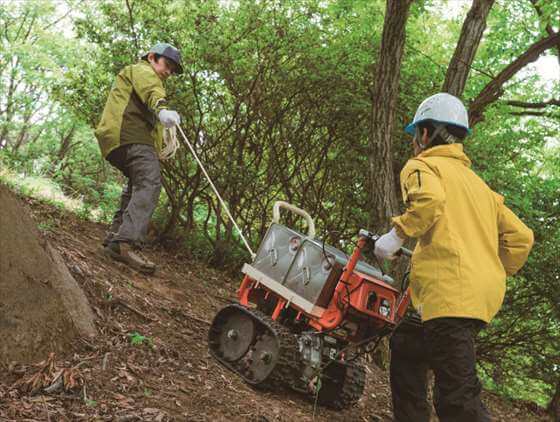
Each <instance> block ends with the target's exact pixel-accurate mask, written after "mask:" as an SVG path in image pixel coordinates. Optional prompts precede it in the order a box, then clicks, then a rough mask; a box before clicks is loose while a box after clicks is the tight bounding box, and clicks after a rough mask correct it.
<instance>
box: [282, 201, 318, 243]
mask: <svg viewBox="0 0 560 422" xmlns="http://www.w3.org/2000/svg"><path fill="white" fill-rule="evenodd" d="M280 208H284V209H287V210H288V211H291V212H293V213H294V214H297V215H299V216H301V217H303V218H304V219H305V221H306V223H307V236H309V237H311V238H314V237H315V222H314V221H313V218H312V217H311V216H310V215H309V214H308V213H307V211H304V210H302V209H301V208H298V207H296V206H295V205H292V204H289V203H287V202H284V201H276V202H275V203H274V207H273V208H272V221H273V222H274V223H279V222H280Z"/></svg>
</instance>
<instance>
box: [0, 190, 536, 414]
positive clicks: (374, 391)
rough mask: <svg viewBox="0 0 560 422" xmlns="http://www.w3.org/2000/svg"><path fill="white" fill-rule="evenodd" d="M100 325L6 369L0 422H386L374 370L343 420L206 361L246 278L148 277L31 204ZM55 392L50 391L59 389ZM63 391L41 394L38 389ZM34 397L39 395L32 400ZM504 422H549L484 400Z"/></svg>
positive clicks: (386, 402) (159, 255)
mask: <svg viewBox="0 0 560 422" xmlns="http://www.w3.org/2000/svg"><path fill="white" fill-rule="evenodd" d="M28 203H29V204H30V205H31V207H32V210H33V213H34V218H35V220H36V221H37V223H39V224H40V228H42V231H43V233H44V236H46V237H47V238H48V239H49V240H50V242H51V243H52V244H53V245H54V246H55V247H56V248H57V249H58V250H59V252H60V253H61V254H62V256H63V257H64V259H65V261H66V264H67V266H68V268H69V269H70V271H71V273H72V275H73V276H74V277H75V278H76V280H77V281H78V283H80V285H81V286H82V288H83V289H84V291H85V292H86V295H87V297H88V299H89V301H90V304H91V305H92V306H93V309H94V311H95V313H96V317H97V321H96V323H97V328H98V332H99V334H98V336H97V337H96V338H94V339H90V340H81V341H78V342H75V343H74V344H73V345H72V346H71V347H70V348H68V349H66V350H65V352H64V353H61V354H58V355H55V356H51V358H50V360H47V356H45V357H44V358H45V361H43V362H42V363H41V364H38V365H35V366H24V365H21V364H18V363H17V362H13V363H11V364H10V365H8V367H0V421H10V420H14V421H22V420H40V421H55V420H56V421H64V420H72V421H74V420H88V421H91V420H99V421H103V420H114V421H121V422H124V421H140V420H142V421H152V420H153V421H167V420H177V421H225V420H230V421H259V422H266V421H277V420H278V421H312V420H316V421H327V420H328V421H389V420H391V418H390V415H391V408H390V392H389V388H388V377H387V373H386V372H384V371H382V370H380V369H378V368H377V367H375V366H374V365H372V366H371V367H370V368H368V381H367V390H366V394H365V395H364V397H363V398H362V400H360V402H359V403H358V405H357V406H356V407H355V408H354V409H351V410H347V411H345V412H333V411H328V410H325V409H322V408H318V409H314V406H313V404H312V403H310V402H308V401H307V400H305V399H303V398H302V397H301V396H300V395H298V394H296V393H293V392H290V391H278V392H261V391H257V390H254V389H252V388H250V387H248V386H247V385H245V384H244V383H243V382H241V380H240V379H238V378H237V377H236V376H234V375H232V374H231V373H229V372H228V371H226V370H225V369H223V368H222V367H221V366H219V365H217V364H216V363H215V362H214V361H213V360H212V359H211V358H210V357H209V355H208V353H207V346H206V335H207V328H208V322H209V321H210V320H211V319H212V317H213V315H214V313H215V312H216V310H218V309H219V308H220V307H221V306H223V305H224V304H226V303H229V302H230V301H234V300H235V294H234V293H235V289H236V288H237V285H238V283H239V281H240V280H241V278H239V279H233V280H232V279H229V278H228V277H226V276H225V275H224V274H222V273H220V272H218V271H215V270H212V269H209V268H207V267H206V266H204V265H202V264H200V263H197V262H193V261H191V260H189V259H187V258H186V257H184V256H181V255H180V254H173V253H169V252H166V251H163V250H161V249H157V248H156V249H152V250H149V251H147V253H146V254H147V255H148V257H149V258H151V259H153V260H154V261H155V262H157V263H158V264H159V266H160V271H158V273H157V274H156V275H155V276H152V277H145V276H142V275H140V274H138V273H136V272H134V271H132V270H130V269H128V268H127V267H125V266H123V265H121V264H118V263H114V262H112V261H109V260H108V259H106V258H104V257H103V256H102V255H101V254H100V253H99V252H98V250H99V245H100V242H101V239H102V236H103V234H104V229H103V227H102V226H101V225H97V224H93V223H89V222H83V221H80V220H78V219H77V218H76V217H75V216H73V215H70V214H66V213H63V212H61V211H59V210H57V209H54V208H52V207H50V206H47V205H43V204H40V203H37V202H32V201H30V200H28ZM57 375H60V377H58V381H57V382H54V383H53V379H56V378H57ZM42 386H48V387H49V388H50V390H54V391H53V392H51V393H49V394H44V393H41V389H40V387H42ZM34 390H35V391H36V393H37V394H31V392H33V391H34ZM485 402H486V403H487V405H488V407H489V408H490V409H491V411H492V413H493V414H494V415H495V416H496V417H497V420H500V421H506V420H507V421H508V422H511V421H535V420H543V415H542V412H541V411H540V410H539V409H535V410H534V411H533V410H532V409H530V408H529V406H527V405H525V404H523V403H505V402H503V401H501V400H500V399H499V398H498V397H496V396H494V395H491V394H485Z"/></svg>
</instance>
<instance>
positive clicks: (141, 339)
mask: <svg viewBox="0 0 560 422" xmlns="http://www.w3.org/2000/svg"><path fill="white" fill-rule="evenodd" d="M128 338H129V339H130V344H132V345H133V346H141V345H143V344H147V345H148V346H150V347H152V348H153V347H154V341H153V340H152V338H151V337H145V336H143V335H142V334H140V333H138V332H136V331H134V332H132V333H128Z"/></svg>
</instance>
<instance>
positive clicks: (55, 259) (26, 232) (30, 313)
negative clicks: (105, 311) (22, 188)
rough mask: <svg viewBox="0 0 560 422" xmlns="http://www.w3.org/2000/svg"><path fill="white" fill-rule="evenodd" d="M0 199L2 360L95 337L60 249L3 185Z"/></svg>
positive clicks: (29, 358)
mask: <svg viewBox="0 0 560 422" xmlns="http://www.w3.org/2000/svg"><path fill="white" fill-rule="evenodd" d="M0 203H1V204H2V206H1V207H0V268H1V269H2V271H0V310H1V312H0V332H1V333H2V341H1V342H0V363H9V362H11V361H18V362H21V363H31V362H34V361H36V360H39V359H43V358H45V357H46V356H47V355H48V353H49V352H63V351H67V350H69V349H70V348H71V346H72V344H73V343H74V342H75V339H76V338H77V337H80V336H94V335H95V334H96V330H95V325H94V315H93V312H92V310H91V308H90V306H89V303H88V301H87V298H86V296H85V294H84V292H83V291H82V289H81V288H80V286H79V285H78V284H77V283H76V281H75V280H74V278H73V277H72V275H71V274H70V272H69V271H68V268H66V265H65V264H64V261H63V259H62V257H61V256H60V254H59V253H58V251H57V250H56V249H54V248H53V247H51V246H50V245H49V243H48V242H47V241H46V240H44V239H42V238H41V236H40V234H39V233H38V231H37V229H36V228H35V224H34V222H33V220H32V219H31V218H30V217H29V215H28V214H27V212H26V211H25V206H24V204H22V203H21V202H20V201H19V200H18V199H17V198H16V196H15V195H13V194H12V193H11V192H10V191H9V190H8V188H6V187H5V186H4V185H1V184H0Z"/></svg>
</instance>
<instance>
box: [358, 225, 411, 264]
mask: <svg viewBox="0 0 560 422" xmlns="http://www.w3.org/2000/svg"><path fill="white" fill-rule="evenodd" d="M358 236H360V237H365V238H367V239H369V240H371V241H372V242H373V243H374V244H375V242H376V241H377V239H379V235H377V234H375V233H372V232H369V231H367V230H364V229H361V230H360V231H359V233H358ZM396 255H397V256H400V255H404V256H406V257H407V258H410V257H412V251H411V250H410V249H407V248H400V249H399V250H398V251H397V253H396Z"/></svg>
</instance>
